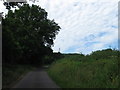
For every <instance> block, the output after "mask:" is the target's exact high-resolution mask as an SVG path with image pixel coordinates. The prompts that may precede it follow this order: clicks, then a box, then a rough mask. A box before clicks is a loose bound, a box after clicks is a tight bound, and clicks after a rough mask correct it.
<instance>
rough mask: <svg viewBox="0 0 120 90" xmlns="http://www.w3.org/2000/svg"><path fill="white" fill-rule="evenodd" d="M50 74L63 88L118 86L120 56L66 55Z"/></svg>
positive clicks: (54, 65) (53, 67) (50, 69)
mask: <svg viewBox="0 0 120 90" xmlns="http://www.w3.org/2000/svg"><path fill="white" fill-rule="evenodd" d="M101 52H102V51H101ZM101 52H100V53H101ZM98 56H99V55H98ZM94 57H96V58H97V54H96V56H94ZM48 74H49V75H50V77H51V78H52V79H53V80H54V81H55V82H56V83H57V84H58V85H59V86H60V87H62V88H117V87H118V57H117V55H114V56H112V57H104V58H103V57H99V58H98V59H97V60H96V59H94V58H93V57H92V55H89V56H81V55H65V57H64V58H62V59H60V60H58V61H57V62H54V63H53V64H52V65H51V67H50V68H49V70H48Z"/></svg>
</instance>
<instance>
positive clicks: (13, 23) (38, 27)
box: [2, 4, 60, 63]
mask: <svg viewBox="0 0 120 90" xmlns="http://www.w3.org/2000/svg"><path fill="white" fill-rule="evenodd" d="M2 21H3V23H2V24H3V62H9V63H39V62H42V61H41V60H42V57H43V56H44V55H46V54H49V53H51V52H52V50H51V46H52V45H53V40H54V39H55V36H56V34H57V33H58V31H59V30H60V27H59V26H58V24H57V23H55V22H54V20H49V19H48V18H47V12H46V11H45V10H44V9H42V8H41V7H39V6H36V5H32V6H29V5H28V4H24V5H23V6H22V7H20V8H19V9H18V10H15V11H12V10H9V11H8V14H7V15H6V16H5V18H3V20H2Z"/></svg>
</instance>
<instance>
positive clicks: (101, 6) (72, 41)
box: [0, 0, 119, 53]
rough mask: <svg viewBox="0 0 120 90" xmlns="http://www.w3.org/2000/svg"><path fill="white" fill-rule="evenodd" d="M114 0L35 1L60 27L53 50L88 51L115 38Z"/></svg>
mask: <svg viewBox="0 0 120 90" xmlns="http://www.w3.org/2000/svg"><path fill="white" fill-rule="evenodd" d="M118 1H119V0H54V1H53V0H39V2H36V3H35V4H37V5H40V6H41V7H42V8H44V9H45V10H46V11H47V12H48V18H50V19H54V20H55V22H57V23H58V24H59V26H60V27H61V28H62V29H61V30H60V32H59V34H58V35H57V37H56V39H55V41H54V43H55V45H54V47H53V50H54V51H58V50H59V48H61V52H68V51H69V49H72V48H74V50H73V51H72V52H83V53H90V52H91V51H94V50H98V49H103V48H105V47H106V45H110V44H111V43H113V42H115V41H117V39H118V17H117V15H118ZM29 3H30V4H32V3H31V2H29ZM0 5H1V4H0ZM101 33H103V35H102V34H101ZM100 34H101V35H100ZM89 43H90V44H89ZM75 47H76V48H75Z"/></svg>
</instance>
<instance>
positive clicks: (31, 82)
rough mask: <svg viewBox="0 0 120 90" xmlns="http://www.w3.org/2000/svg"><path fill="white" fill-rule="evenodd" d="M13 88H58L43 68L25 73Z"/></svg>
mask: <svg viewBox="0 0 120 90" xmlns="http://www.w3.org/2000/svg"><path fill="white" fill-rule="evenodd" d="M13 88H60V87H59V86H57V85H56V83H55V82H54V81H52V79H51V78H50V77H49V76H48V74H47V72H46V71H45V70H44V68H38V69H37V70H35V71H31V72H29V73H27V74H26V75H25V76H24V77H23V78H22V79H21V80H20V81H19V82H18V83H17V84H16V85H15V86H13Z"/></svg>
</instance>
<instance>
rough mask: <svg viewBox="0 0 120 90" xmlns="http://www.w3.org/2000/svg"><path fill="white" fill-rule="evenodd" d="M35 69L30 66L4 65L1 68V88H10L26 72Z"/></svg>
mask: <svg viewBox="0 0 120 90" xmlns="http://www.w3.org/2000/svg"><path fill="white" fill-rule="evenodd" d="M33 69H35V68H34V67H32V66H30V65H10V64H6V65H3V67H2V87H3V88H10V87H11V86H12V85H13V84H14V83H15V82H16V81H18V80H19V79H20V78H21V77H22V76H24V75H25V74H26V73H27V72H29V71H31V70H33Z"/></svg>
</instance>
